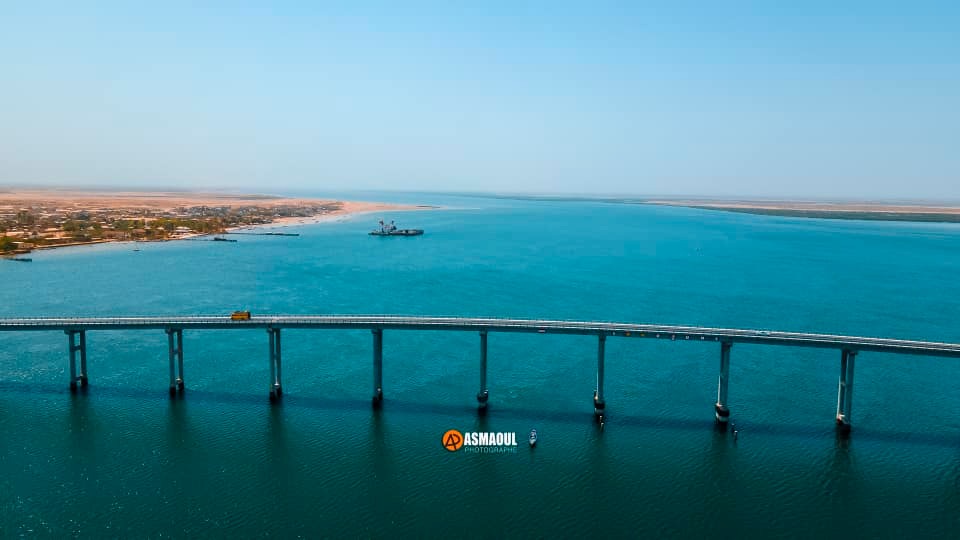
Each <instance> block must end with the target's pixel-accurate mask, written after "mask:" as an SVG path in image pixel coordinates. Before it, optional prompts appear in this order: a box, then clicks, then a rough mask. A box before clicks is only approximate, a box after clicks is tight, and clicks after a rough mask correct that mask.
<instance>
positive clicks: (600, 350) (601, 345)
mask: <svg viewBox="0 0 960 540" xmlns="http://www.w3.org/2000/svg"><path fill="white" fill-rule="evenodd" d="M606 344H607V336H606V335H605V334H600V339H599V341H598V345H597V390H596V391H595V392H594V393H593V416H594V418H596V420H597V422H598V423H599V424H600V425H601V426H602V425H603V417H604V412H605V410H606V407H607V404H606V402H605V401H604V400H603V367H604V366H603V363H604V354H605V349H606Z"/></svg>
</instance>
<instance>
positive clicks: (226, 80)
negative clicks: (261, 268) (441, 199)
mask: <svg viewBox="0 0 960 540" xmlns="http://www.w3.org/2000/svg"><path fill="white" fill-rule="evenodd" d="M957 27H960V7H958V6H957V5H952V4H949V3H946V2H921V3H911V4H910V5H897V4H889V5H886V4H878V3H871V2H850V3H845V4H844V5H839V6H838V5H833V4H832V3H828V2H810V3H804V4H803V5H796V6H789V5H776V4H774V5H770V4H765V3H759V2H756V3H755V2H747V3H743V4H739V5H738V6H737V7H731V6H727V5H714V4H708V3H703V4H701V5H696V4H695V3H663V4H661V5H654V4H644V5H643V6H634V5H615V4H609V3H604V4H603V5H591V6H574V5H565V4H557V3H526V4H523V5H517V4H513V3H488V4H483V5H482V6H450V5H445V4H442V3H429V2H415V3H412V4H404V5H396V4H391V3H363V4H359V3H352V4H347V5H329V4H327V5H322V6H309V5H308V6H304V5H299V4H294V3H279V4H272V5H270V6H268V7H252V6H238V5H233V4H221V5H216V6H215V5H213V4H207V5H204V6H192V5H190V3H183V2H171V3H165V4H163V5H162V6H160V5H157V6H134V5H128V4H125V3H120V2H117V3H114V2H100V3H96V4H93V5H75V4H72V3H69V2H63V3H58V2H53V3H45V2H37V3H31V4H29V5H27V4H20V5H11V6H7V7H6V8H5V12H4V17H3V19H2V20H0V62H2V63H3V65H4V67H5V69H4V72H3V74H2V75H0V117H2V118H3V119H4V120H3V123H2V127H0V188H2V187H3V186H8V185H15V186H38V187H57V186H59V187H71V186H76V187H78V188H83V189H91V188H118V189H128V188H138V189H163V190H224V189H226V190H231V191H240V192H263V193H284V192H294V191H314V192H316V191H377V190H382V191H404V192H418V191H421V192H436V193H477V194H481V193H486V194H494V195H497V194H506V195H532V196H542V195H558V196H591V197H618V196H619V197H715V198H780V199H804V198H805V199H833V200H844V199H856V200H864V199H870V200H918V201H921V200H922V201H940V200H951V201H954V200H960V151H958V145H957V143H956V134H955V129H956V126H957V125H960V40H957V39H956V28H957Z"/></svg>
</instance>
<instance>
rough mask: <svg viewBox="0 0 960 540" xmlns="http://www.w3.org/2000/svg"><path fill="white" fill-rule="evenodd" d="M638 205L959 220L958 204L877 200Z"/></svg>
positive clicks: (830, 216) (819, 216) (805, 215)
mask: <svg viewBox="0 0 960 540" xmlns="http://www.w3.org/2000/svg"><path fill="white" fill-rule="evenodd" d="M641 204H650V205H658V206H674V207H682V208H696V209H698V210H715V211H721V212H738V213H743V214H755V215H764V216H783V217H799V218H811V219H845V220H866V221H906V222H918V223H960V206H930V205H921V204H916V205H906V204H887V203H879V202H877V203H870V202H863V203H825V202H789V201H777V202H769V201H763V202H757V201H716V200H709V201H708V200H702V201H697V200H668V199H667V200H665V199H660V200H646V201H643V203H641Z"/></svg>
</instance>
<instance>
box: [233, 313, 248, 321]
mask: <svg viewBox="0 0 960 540" xmlns="http://www.w3.org/2000/svg"><path fill="white" fill-rule="evenodd" d="M230 320H231V321H249V320H250V312H249V311H234V312H233V313H232V314H231V315H230Z"/></svg>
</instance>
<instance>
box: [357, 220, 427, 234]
mask: <svg viewBox="0 0 960 540" xmlns="http://www.w3.org/2000/svg"><path fill="white" fill-rule="evenodd" d="M421 234H423V229H398V228H397V226H396V225H394V224H393V221H391V222H390V224H389V225H387V224H386V223H384V222H383V220H382V219H381V220H380V228H379V229H374V230H372V231H370V236H420V235H421Z"/></svg>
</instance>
